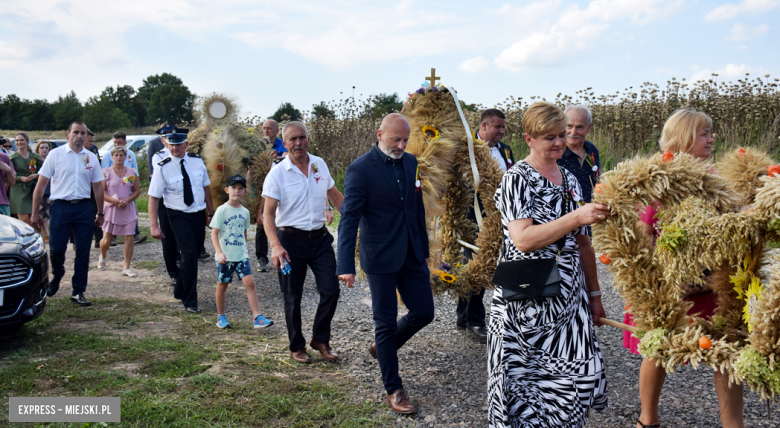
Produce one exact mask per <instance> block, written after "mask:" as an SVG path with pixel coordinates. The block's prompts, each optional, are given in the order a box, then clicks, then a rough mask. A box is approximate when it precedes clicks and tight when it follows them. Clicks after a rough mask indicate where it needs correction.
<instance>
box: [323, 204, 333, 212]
mask: <svg viewBox="0 0 780 428" xmlns="http://www.w3.org/2000/svg"><path fill="white" fill-rule="evenodd" d="M325 209H326V210H328V211H333V207H332V206H330V205H328V207H327V208H325Z"/></svg>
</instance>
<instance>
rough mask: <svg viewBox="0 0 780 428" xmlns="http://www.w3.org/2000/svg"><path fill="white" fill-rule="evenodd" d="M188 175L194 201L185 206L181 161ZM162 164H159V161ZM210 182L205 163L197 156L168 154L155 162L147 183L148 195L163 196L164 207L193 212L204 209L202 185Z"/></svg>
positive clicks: (204, 197) (204, 199)
mask: <svg viewBox="0 0 780 428" xmlns="http://www.w3.org/2000/svg"><path fill="white" fill-rule="evenodd" d="M168 159H170V160H168ZM182 161H184V169H186V170H187V175H188V176H189V177H190V184H191V186H192V196H193V198H194V202H193V203H192V205H190V206H187V204H185V203H184V176H183V175H182V173H181V162H182ZM163 162H165V163H164V164H162V165H160V164H161V163H163ZM209 184H211V180H209V174H208V171H207V170H206V165H204V164H203V160H202V159H201V158H200V157H197V156H190V155H189V154H186V155H184V157H183V158H177V157H176V156H168V157H166V158H165V159H163V160H162V161H160V162H158V163H157V167H156V168H155V171H154V175H152V182H151V183H149V196H153V197H155V198H161V197H163V196H165V208H168V209H172V210H177V211H181V212H185V213H195V212H198V211H202V210H204V209H206V194H205V191H204V189H203V188H204V187H206V186H208V185H209Z"/></svg>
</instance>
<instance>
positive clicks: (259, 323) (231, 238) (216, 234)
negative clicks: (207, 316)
mask: <svg viewBox="0 0 780 428" xmlns="http://www.w3.org/2000/svg"><path fill="white" fill-rule="evenodd" d="M225 192H226V193H227V194H228V201H227V202H226V203H225V204H223V205H221V206H220V207H219V208H217V211H216V212H215V213H214V217H213V218H212V219H211V224H210V225H209V227H211V243H212V244H214V249H215V250H216V254H215V256H214V257H215V258H216V259H217V278H218V281H219V284H217V312H219V316H218V317H217V327H219V328H226V327H228V328H229V327H230V323H229V322H228V320H227V316H226V315H225V295H226V294H227V287H228V284H230V283H231V282H233V272H235V273H236V275H238V279H240V280H241V282H242V283H243V284H244V287H245V288H246V298H247V299H248V300H249V306H250V307H251V308H252V313H253V315H254V318H253V320H252V324H254V327H255V328H266V327H270V326H272V325H273V323H274V322H273V321H271V320H269V319H267V318H265V317H264V316H262V315H261V314H260V305H259V303H258V301H257V290H256V289H255V280H254V278H253V277H252V268H251V267H250V265H249V253H248V252H247V250H246V235H247V229H248V228H249V210H248V209H246V208H244V207H243V206H242V205H241V198H242V197H243V196H244V194H246V179H245V178H244V177H242V176H240V175H234V176H231V177H230V178H228V181H227V187H225Z"/></svg>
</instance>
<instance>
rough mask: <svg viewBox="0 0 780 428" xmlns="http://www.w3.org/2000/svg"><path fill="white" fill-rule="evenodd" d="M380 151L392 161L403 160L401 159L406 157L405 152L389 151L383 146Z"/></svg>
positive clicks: (380, 146)
mask: <svg viewBox="0 0 780 428" xmlns="http://www.w3.org/2000/svg"><path fill="white" fill-rule="evenodd" d="M379 150H381V151H382V153H384V154H386V155H387V157H389V158H390V159H396V160H397V159H401V157H402V156H403V155H404V151H403V150H401V149H395V148H393V149H388V148H386V147H382V145H381V144H380V145H379Z"/></svg>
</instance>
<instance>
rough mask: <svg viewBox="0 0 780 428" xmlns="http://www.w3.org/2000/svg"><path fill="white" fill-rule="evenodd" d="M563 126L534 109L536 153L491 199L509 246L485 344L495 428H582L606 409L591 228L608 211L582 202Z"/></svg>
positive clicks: (544, 107)
mask: <svg viewBox="0 0 780 428" xmlns="http://www.w3.org/2000/svg"><path fill="white" fill-rule="evenodd" d="M565 125H566V115H565V114H564V113H563V111H561V109H560V108H558V107H557V106H555V105H553V104H549V103H542V102H537V103H534V104H533V105H531V107H529V108H528V110H527V111H526V113H525V115H524V117H523V130H524V131H525V135H524V138H525V141H526V143H527V144H528V147H529V148H530V149H531V153H530V154H529V155H528V157H527V158H525V159H524V160H522V161H520V162H517V163H516V164H515V165H514V166H513V167H512V168H510V169H509V170H508V171H507V172H506V174H504V177H503V178H502V180H501V184H500V185H499V187H498V189H497V190H496V193H495V196H494V201H495V204H496V207H497V208H498V210H499V212H500V213H501V224H502V229H503V243H502V247H501V252H500V256H499V264H498V266H497V267H496V274H495V276H494V277H493V283H494V284H495V290H494V291H493V303H492V305H491V308H490V321H489V323H488V338H487V352H488V401H489V403H488V407H489V410H488V418H489V423H490V427H492V428H497V427H501V428H505V427H582V426H584V425H585V423H586V422H587V420H588V414H589V411H590V409H596V410H602V409H604V408H605V407H606V405H607V383H606V374H605V372H604V363H603V361H602V357H601V351H600V349H599V344H598V341H597V340H596V335H595V331H594V328H593V325H594V324H596V325H598V326H600V325H601V322H600V321H599V319H600V317H604V316H605V315H604V308H603V306H602V304H601V291H599V282H598V276H597V272H596V257H595V252H594V250H593V247H592V245H591V240H590V237H589V236H588V234H587V227H586V226H587V225H590V224H593V223H598V222H601V221H604V220H605V219H606V217H607V216H608V215H609V210H608V209H607V207H606V206H605V205H601V204H584V203H582V190H581V189H580V185H579V183H578V182H577V179H576V178H575V177H574V175H572V174H571V173H570V172H568V171H566V170H565V169H563V168H561V167H559V166H558V164H557V162H556V161H557V160H558V159H559V158H560V157H561V156H562V155H563V152H564V150H565V149H566V126H565ZM537 272H539V273H540V274H536V273H537Z"/></svg>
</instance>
